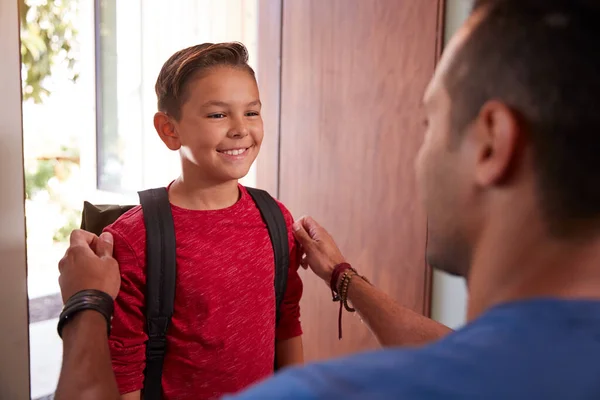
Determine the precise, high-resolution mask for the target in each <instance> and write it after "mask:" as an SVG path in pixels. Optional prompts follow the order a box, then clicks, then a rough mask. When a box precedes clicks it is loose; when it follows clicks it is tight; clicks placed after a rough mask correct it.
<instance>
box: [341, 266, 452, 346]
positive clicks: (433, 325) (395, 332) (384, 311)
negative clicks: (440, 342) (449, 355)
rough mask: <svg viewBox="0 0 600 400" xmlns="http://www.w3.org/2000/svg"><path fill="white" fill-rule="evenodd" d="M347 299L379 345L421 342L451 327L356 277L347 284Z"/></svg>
mask: <svg viewBox="0 0 600 400" xmlns="http://www.w3.org/2000/svg"><path fill="white" fill-rule="evenodd" d="M348 300H349V301H350V302H351V303H352V306H353V307H354V308H355V309H356V311H357V312H358V313H359V315H360V317H361V318H362V320H363V321H364V322H365V323H366V324H367V326H368V327H369V329H370V330H371V332H373V334H374V335H375V337H376V338H377V340H378V341H379V343H380V344H381V345H382V346H386V347H387V346H411V345H422V344H426V343H429V342H432V341H434V340H437V339H439V338H441V337H443V336H445V335H447V334H448V333H450V332H451V331H452V330H451V329H450V328H448V327H447V326H445V325H442V324H440V323H438V322H436V321H434V320H432V319H429V318H427V317H424V316H422V315H420V314H418V313H416V312H414V311H412V310H410V309H408V308H406V307H402V306H401V305H399V304H398V303H396V302H395V301H394V300H393V299H392V298H391V297H390V296H388V295H386V294H385V293H383V292H382V291H380V290H378V289H376V288H375V287H373V286H371V285H370V284H369V283H367V282H365V281H364V280H363V279H360V278H359V277H358V276H355V277H354V278H352V281H351V282H350V286H349V287H348Z"/></svg>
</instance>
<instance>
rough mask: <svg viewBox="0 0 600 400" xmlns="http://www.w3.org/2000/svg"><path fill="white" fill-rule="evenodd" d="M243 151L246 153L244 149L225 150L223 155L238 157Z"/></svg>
mask: <svg viewBox="0 0 600 400" xmlns="http://www.w3.org/2000/svg"><path fill="white" fill-rule="evenodd" d="M244 151H246V149H237V150H226V151H224V152H223V153H225V154H228V155H230V156H239V155H240V154H242V153H243V152H244Z"/></svg>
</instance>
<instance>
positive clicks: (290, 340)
mask: <svg viewBox="0 0 600 400" xmlns="http://www.w3.org/2000/svg"><path fill="white" fill-rule="evenodd" d="M247 61H248V54H247V51H246V48H245V47H244V46H243V45H242V44H239V43H221V44H210V43H206V44H202V45H198V46H193V47H190V48H187V49H184V50H181V51H179V52H177V53H175V54H174V55H173V56H171V58H170V59H169V60H167V62H166V63H165V64H164V65H163V68H162V70H161V72H160V74H159V76H158V80H157V82H156V94H157V97H158V110H159V111H158V112H157V113H156V115H155V116H154V127H155V128H156V131H157V132H158V134H159V136H160V138H161V139H162V141H163V142H164V143H165V145H166V146H167V147H168V148H169V149H170V150H173V151H179V154H180V157H181V175H180V176H179V178H177V179H176V180H175V181H173V182H172V183H171V184H170V185H169V186H168V193H169V200H170V202H171V211H172V214H173V220H174V225H175V235H176V240H177V248H176V253H177V281H176V289H175V293H176V294H175V303H174V313H173V317H172V319H171V323H170V326H169V330H168V332H167V351H166V355H165V359H164V367H163V377H162V389H163V398H165V399H203V398H214V397H219V396H221V395H223V394H226V393H233V392H237V391H239V390H241V389H243V388H245V387H247V386H249V385H251V384H253V383H255V382H257V381H259V380H261V379H263V378H266V377H268V376H269V375H271V374H272V373H273V365H274V361H275V362H276V364H277V366H278V367H284V366H287V365H291V364H296V363H301V362H302V361H303V353H302V340H301V334H302V329H301V326H300V321H299V316H300V311H299V301H300V297H301V295H302V282H301V280H300V277H299V275H298V271H297V270H298V263H299V258H298V254H297V253H298V249H297V245H296V242H295V240H294V238H293V234H292V228H291V224H292V222H293V220H292V216H291V214H290V213H289V211H288V210H287V209H286V208H285V207H284V206H283V205H281V204H279V205H280V207H281V210H282V211H283V213H284V216H285V219H286V224H287V226H288V242H289V246H290V267H289V273H288V282H287V289H286V293H285V296H284V300H283V305H282V307H281V318H280V320H279V322H278V323H277V326H276V329H274V327H275V324H276V323H275V292H274V286H273V279H274V260H273V249H272V246H271V242H270V240H269V234H268V231H267V229H266V227H265V224H264V222H263V220H262V218H261V215H260V212H259V210H258V209H257V208H256V205H255V204H254V202H253V201H252V199H251V198H250V195H249V194H248V192H247V191H246V189H245V188H244V187H243V186H241V185H239V183H238V179H240V178H242V177H243V176H245V175H246V174H247V173H248V170H249V168H250V166H251V164H252V162H253V161H254V160H255V159H256V156H257V155H258V151H259V149H260V145H261V142H262V139H263V123H262V118H261V114H260V109H261V103H260V97H259V92H258V87H257V84H256V79H255V76H254V72H253V70H252V68H251V67H250V66H249V65H248V63H247ZM106 230H107V231H108V232H110V233H112V234H113V236H114V243H115V247H114V255H115V258H116V259H117V261H118V262H119V265H120V269H121V282H122V283H121V291H120V292H119V295H118V297H117V299H116V301H115V313H114V318H113V322H112V332H111V336H110V349H111V355H112V360H113V370H114V372H115V375H116V378H117V382H118V385H119V390H120V392H121V395H122V399H136V400H137V399H140V396H141V394H140V393H141V390H142V389H143V382H144V367H145V360H146V355H145V350H146V346H145V342H146V341H147V339H148V336H147V333H146V331H145V317H144V307H145V295H144V293H145V271H146V268H145V265H146V263H145V260H146V258H145V256H146V254H145V253H146V249H145V246H146V239H145V227H144V220H143V214H142V210H141V207H135V208H134V209H132V210H130V211H129V212H127V213H126V214H124V215H123V216H122V217H121V218H120V219H119V220H117V221H116V222H115V223H114V224H113V225H111V226H109V227H107V228H106ZM274 343H275V345H274ZM275 349H276V350H277V351H276V354H277V359H276V360H274V354H275Z"/></svg>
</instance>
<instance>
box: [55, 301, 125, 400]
mask: <svg viewBox="0 0 600 400" xmlns="http://www.w3.org/2000/svg"><path fill="white" fill-rule="evenodd" d="M62 335H63V366H62V370H61V375H60V379H59V381H58V387H57V389H56V394H55V398H56V399H57V400H61V399H90V400H95V399H98V400H100V399H101V400H112V399H115V400H118V399H119V390H118V388H117V382H116V380H115V377H114V374H113V371H112V365H111V360H110V352H109V349H108V337H107V331H106V320H105V319H104V317H103V316H102V315H101V314H100V313H98V312H96V311H91V310H88V311H82V312H81V313H79V314H78V315H77V316H75V318H74V319H73V321H70V322H69V323H68V324H67V325H65V327H64V329H63V333H62Z"/></svg>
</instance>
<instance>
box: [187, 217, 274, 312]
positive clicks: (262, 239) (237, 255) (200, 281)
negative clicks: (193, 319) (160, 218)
mask: <svg viewBox="0 0 600 400" xmlns="http://www.w3.org/2000/svg"><path fill="white" fill-rule="evenodd" d="M195 228H196V229H186V230H184V231H181V230H179V231H178V232H176V234H177V236H178V237H177V251H176V254H177V286H176V290H177V295H176V298H177V299H178V300H177V303H179V305H180V306H186V307H192V308H200V309H199V310H197V311H198V312H201V311H202V310H204V311H205V312H206V311H207V310H206V308H207V307H208V306H211V307H217V308H221V307H231V306H235V304H239V303H240V302H242V303H248V302H251V303H252V304H254V305H258V304H261V303H263V302H265V301H267V302H268V303H267V304H271V302H270V300H271V299H272V298H273V297H274V284H273V282H274V273H275V264H274V258H273V248H272V244H271V241H270V239H269V234H268V232H267V230H266V228H265V227H264V225H262V224H260V223H237V224H236V223H235V222H234V221H223V222H220V223H218V224H213V225H212V226H205V227H203V228H200V227H195ZM247 305H248V304H246V306H247Z"/></svg>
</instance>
